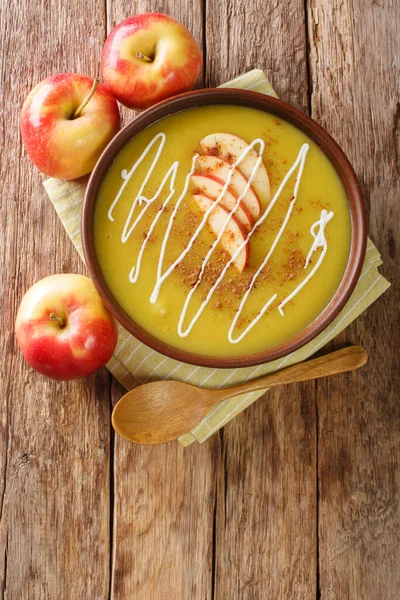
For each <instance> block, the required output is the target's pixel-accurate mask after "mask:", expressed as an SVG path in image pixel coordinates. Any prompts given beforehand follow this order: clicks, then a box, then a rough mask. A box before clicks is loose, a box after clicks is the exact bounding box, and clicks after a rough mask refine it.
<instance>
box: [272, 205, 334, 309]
mask: <svg viewBox="0 0 400 600" xmlns="http://www.w3.org/2000/svg"><path fill="white" fill-rule="evenodd" d="M334 216H335V213H333V212H332V211H330V212H327V211H326V210H325V209H324V210H322V211H321V217H320V219H319V220H318V221H315V223H313V224H312V225H311V229H310V233H311V235H312V236H313V238H314V242H313V244H312V246H311V248H310V251H309V253H308V255H307V258H306V262H305V263H304V269H306V268H307V267H308V263H309V262H310V258H311V256H312V255H313V254H314V252H315V251H316V250H317V248H322V252H321V254H320V257H319V259H318V261H317V263H316V265H315V266H314V267H313V268H312V269H311V271H310V272H309V274H308V275H307V277H306V278H305V279H303V281H302V282H301V283H299V285H298V286H297V288H295V289H294V290H293V292H292V293H291V294H289V296H287V297H286V298H285V299H284V300H283V302H281V303H280V304H279V306H278V310H279V312H280V313H281V315H282V316H284V313H283V307H284V306H285V305H286V304H287V303H288V302H290V300H292V298H294V297H295V296H296V294H298V293H299V291H300V290H301V289H303V287H304V286H305V285H306V283H308V282H309V281H310V279H311V277H313V275H315V273H316V272H317V271H318V269H319V268H320V266H321V264H322V261H323V260H324V257H325V254H326V251H327V250H328V242H327V241H326V237H325V227H326V225H327V224H328V223H329V221H330V220H331V219H333V217H334ZM317 227H319V229H318V233H315V229H316V228H317Z"/></svg>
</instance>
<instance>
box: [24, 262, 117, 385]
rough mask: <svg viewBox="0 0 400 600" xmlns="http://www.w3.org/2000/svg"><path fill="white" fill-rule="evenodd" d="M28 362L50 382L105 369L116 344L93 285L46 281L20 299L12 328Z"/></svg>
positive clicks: (79, 278)
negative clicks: (50, 380) (48, 378)
mask: <svg viewBox="0 0 400 600" xmlns="http://www.w3.org/2000/svg"><path fill="white" fill-rule="evenodd" d="M15 332H16V336H17V341H18V344H19V346H20V348H21V351H22V354H23V355H24V357H25V359H26V360H27V362H28V363H29V364H30V365H31V366H32V367H33V368H34V369H36V371H38V372H39V373H42V374H43V375H46V377H50V378H51V379H60V380H67V379H78V378H79V377H86V375H89V374H90V373H93V372H94V371H97V370H98V369H100V368H101V367H103V366H104V365H105V364H106V363H107V362H108V361H109V360H110V358H111V356H112V354H113V352H114V349H115V346H116V343H117V337H118V334H117V327H116V324H115V321H114V319H113V317H112V316H111V315H110V313H109V312H108V310H107V308H106V307H105V306H104V304H103V302H102V300H101V298H100V296H99V294H98V293H97V292H96V290H95V287H94V285H93V283H92V281H91V280H90V279H89V278H88V277H85V276H84V275H75V274H62V275H50V276H49V277H45V278H44V279H42V280H41V281H38V282H37V283H35V285H33V286H32V287H31V288H30V289H29V290H28V291H27V292H26V294H25V296H24V297H23V299H22V302H21V305H20V307H19V310H18V314H17V320H16V324H15Z"/></svg>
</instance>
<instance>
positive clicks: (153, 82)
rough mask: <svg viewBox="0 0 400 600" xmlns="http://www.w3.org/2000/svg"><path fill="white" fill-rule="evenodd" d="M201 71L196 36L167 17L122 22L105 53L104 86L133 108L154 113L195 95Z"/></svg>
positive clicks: (146, 16)
mask: <svg viewBox="0 0 400 600" xmlns="http://www.w3.org/2000/svg"><path fill="white" fill-rule="evenodd" d="M200 69H201V52H200V48H199V47H198V45H197V43H196V41H195V40H194V38H193V36H192V34H191V33H190V32H189V31H188V30H187V29H186V27H185V26H184V25H183V24H182V23H179V21H176V20H175V19H173V18H172V17H169V16H168V15H164V14H161V13H146V14H142V15H135V16H133V17H130V18H129V19H126V20H125V21H122V23H120V24H119V25H117V27H115V28H114V29H113V30H112V32H111V33H110V35H109V36H108V38H107V40H106V43H105V45H104V49H103V55H102V74H103V80H104V83H105V85H106V86H107V87H109V88H110V90H111V91H112V92H113V94H114V95H115V97H116V98H117V100H119V101H120V102H121V103H122V104H124V105H125V106H128V107H129V108H138V109H142V108H148V107H149V106H151V105H152V104H155V103H156V102H159V101H160V100H164V99H165V98H169V97H170V96H174V95H176V94H180V93H182V92H186V91H187V90H190V89H192V87H193V85H194V84H195V81H196V79H197V78H198V76H199V74H200Z"/></svg>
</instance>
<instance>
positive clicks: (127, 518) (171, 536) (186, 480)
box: [108, 0, 218, 600]
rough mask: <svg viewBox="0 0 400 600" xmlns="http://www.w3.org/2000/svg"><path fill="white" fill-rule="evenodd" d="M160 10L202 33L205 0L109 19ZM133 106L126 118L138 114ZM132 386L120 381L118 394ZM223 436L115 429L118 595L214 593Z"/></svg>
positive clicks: (117, 8) (135, 7) (144, 6)
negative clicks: (182, 439)
mask: <svg viewBox="0 0 400 600" xmlns="http://www.w3.org/2000/svg"><path fill="white" fill-rule="evenodd" d="M149 11H153V12H154V11H159V12H165V13H167V14H170V15H171V16H173V17H175V18H176V19H178V20H180V21H182V22H183V23H184V24H185V25H186V26H187V27H188V28H189V29H190V30H191V31H192V33H193V35H194V37H195V38H196V40H197V41H198V42H199V43H200V44H201V41H202V10H201V4H200V2H195V3H188V2H186V1H185V0H179V1H172V0H170V1H161V2H156V3H154V2H149V1H147V2H146V1H139V2H134V3H132V2H128V1H119V2H113V1H112V2H111V1H109V2H108V23H109V27H112V26H114V25H115V24H116V23H119V22H120V21H122V20H123V19H125V18H127V17H128V16H130V15H131V14H134V13H140V12H149ZM132 115H133V113H132V111H129V110H125V111H124V118H125V121H127V120H130V119H132ZM123 392H124V390H122V389H121V388H120V387H119V386H117V384H115V387H114V393H113V396H114V400H115V401H116V400H117V399H119V398H120V397H121V395H122V394H123ZM217 448H218V437H217V438H214V439H213V440H211V441H210V442H208V443H207V444H205V445H203V446H199V445H198V444H196V445H193V446H192V447H190V448H186V449H185V448H182V447H181V446H180V445H179V444H177V443H176V442H173V443H171V444H167V445H164V446H160V447H158V448H146V447H136V446H134V445H132V444H129V443H128V442H126V441H125V440H123V439H121V438H120V437H118V436H116V437H115V460H114V469H115V472H114V486H115V506H114V532H113V537H114V557H113V594H112V597H113V599H114V600H126V599H127V598H134V599H135V600H149V599H151V600H165V598H171V599H172V598H182V599H184V598H185V599H186V598H193V599H197V598H199V599H200V598H201V600H203V599H204V600H207V599H210V598H212V559H213V553H212V549H213V547H212V543H213V539H212V531H213V517H214V507H215V467H214V463H215V458H216V456H217Z"/></svg>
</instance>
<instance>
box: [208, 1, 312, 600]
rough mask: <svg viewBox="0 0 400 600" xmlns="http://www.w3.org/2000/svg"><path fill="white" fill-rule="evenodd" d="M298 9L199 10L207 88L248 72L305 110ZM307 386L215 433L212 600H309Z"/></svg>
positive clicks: (213, 6)
mask: <svg viewBox="0 0 400 600" xmlns="http://www.w3.org/2000/svg"><path fill="white" fill-rule="evenodd" d="M305 39H306V38H305V22H304V3H303V2H300V1H295V2H290V3H283V2H281V3H275V2H274V3H270V2H263V1H261V0H254V1H253V2H251V3H243V2H241V1H240V0H224V1H220V2H210V3H207V36H206V41H207V78H206V79H207V83H208V84H209V85H218V84H220V83H222V82H223V81H226V80H227V79H230V78H231V77H235V76H237V75H240V74H241V73H244V72H246V71H248V70H249V69H251V68H254V67H258V68H261V69H263V70H264V71H265V72H266V73H267V75H268V77H269V78H270V80H271V83H272V84H273V86H274V88H275V89H276V91H277V93H278V95H279V96H280V97H281V98H282V99H283V100H286V101H289V102H291V103H292V104H295V105H296V106H298V107H299V108H301V109H303V110H306V109H307V103H308V93H307V91H308V90H307V65H306V44H305ZM314 389H315V386H314V384H313V383H311V384H308V385H307V384H305V385H301V386H293V387H291V388H290V389H283V390H274V391H271V392H269V393H268V394H267V395H266V396H265V397H264V398H263V399H260V400H258V401H257V402H256V403H255V404H254V405H252V406H251V407H250V408H249V409H247V410H246V412H245V413H243V414H241V415H240V416H239V417H237V418H236V419H235V420H234V421H233V422H231V423H230V424H228V425H227V426H226V427H225V429H224V430H223V432H221V434H220V438H221V461H219V462H218V463H217V464H218V469H219V471H218V500H217V506H218V509H217V516H216V549H215V556H216V566H215V598H217V599H218V600H231V599H232V598H235V600H242V599H246V600H247V599H248V600H253V599H255V598H282V599H285V600H286V599H287V598H299V599H300V598H313V597H315V596H316V571H317V569H316V564H317V563H316V550H317V548H316V419H315V404H314Z"/></svg>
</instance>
